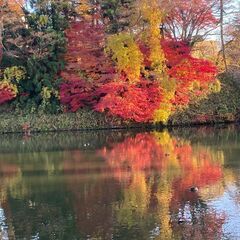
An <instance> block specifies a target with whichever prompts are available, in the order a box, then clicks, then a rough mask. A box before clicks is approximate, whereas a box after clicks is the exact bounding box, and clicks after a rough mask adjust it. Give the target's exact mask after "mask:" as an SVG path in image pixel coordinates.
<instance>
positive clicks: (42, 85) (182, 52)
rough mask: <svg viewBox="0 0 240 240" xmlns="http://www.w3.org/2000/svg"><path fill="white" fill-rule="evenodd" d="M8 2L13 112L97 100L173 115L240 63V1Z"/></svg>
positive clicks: (116, 111)
mask: <svg viewBox="0 0 240 240" xmlns="http://www.w3.org/2000/svg"><path fill="white" fill-rule="evenodd" d="M0 7H1V8H0V61H1V64H0V104H1V107H3V106H5V107H4V109H5V111H13V112H14V111H18V110H24V111H27V112H30V113H33V112H36V111H43V112H47V113H53V114H57V113H62V112H69V111H70V112H76V111H79V109H82V108H87V109H91V110H93V111H96V112H104V113H105V114H107V115H109V116H113V117H118V118H121V119H122V120H125V121H133V122H142V123H158V122H162V123H166V122H167V121H168V119H169V117H170V116H171V115H172V114H173V113H174V112H176V111H179V110H182V109H186V108H187V107H188V106H189V104H192V103H196V102H199V101H201V100H203V99H206V98H208V96H209V95H211V94H212V93H216V92H220V91H221V89H224V88H225V87H226V86H225V85H224V84H221V81H220V80H219V74H221V73H223V72H229V71H234V72H238V69H239V67H240V60H239V59H240V58H239V56H240V48H239V46H240V45H239V41H240V15H239V7H238V6H237V5H236V6H234V5H232V2H231V1H230V2H229V1H221V0H198V1H195V0H184V1H183V0H174V1H173V0H152V1H148V0H99V1H96V0H82V1H81V0H80V1H65V0H50V1H46V0H29V1H23V0H0ZM213 36H214V37H213ZM213 39H216V40H213ZM218 40H219V41H218ZM6 106H7V107H6ZM80 111H81V110H80Z"/></svg>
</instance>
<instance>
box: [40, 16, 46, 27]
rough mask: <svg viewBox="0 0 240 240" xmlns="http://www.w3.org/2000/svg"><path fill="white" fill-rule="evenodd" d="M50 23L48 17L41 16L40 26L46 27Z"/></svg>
mask: <svg viewBox="0 0 240 240" xmlns="http://www.w3.org/2000/svg"><path fill="white" fill-rule="evenodd" d="M47 23H48V16H46V15H41V16H40V17H39V20H38V24H39V25H40V26H45V25H46V24H47Z"/></svg>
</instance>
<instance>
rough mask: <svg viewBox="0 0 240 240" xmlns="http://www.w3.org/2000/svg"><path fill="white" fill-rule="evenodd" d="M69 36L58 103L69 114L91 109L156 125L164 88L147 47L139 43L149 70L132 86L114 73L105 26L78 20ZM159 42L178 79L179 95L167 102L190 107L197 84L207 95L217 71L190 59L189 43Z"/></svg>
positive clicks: (170, 70)
mask: <svg viewBox="0 0 240 240" xmlns="http://www.w3.org/2000/svg"><path fill="white" fill-rule="evenodd" d="M66 36H67V39H68V45H67V53H66V55H65V60H66V62H67V66H66V68H65V70H64V71H63V72H61V76H62V77H63V78H64V79H65V83H63V84H61V86H60V101H61V103H62V104H64V105H66V106H67V108H68V110H70V111H73V112H75V111H77V110H78V109H79V108H82V107H84V106H89V107H91V108H93V109H94V110H96V111H99V112H104V111H106V112H108V114H110V115H112V116H118V117H121V118H122V119H124V120H131V121H136V122H151V121H153V118H154V113H155V111H156V110H157V109H159V106H161V102H162V101H163V98H164V96H163V91H162V90H161V88H160V86H161V81H160V80H161V79H158V80H157V81H156V79H157V78H154V74H151V73H152V72H151V71H153V70H152V69H151V62H150V60H149V58H150V49H149V46H148V45H147V44H145V43H143V42H140V41H139V42H138V45H139V48H140V50H141V52H142V53H143V55H144V66H145V69H144V71H142V72H141V78H142V79H136V80H138V81H136V82H138V83H135V84H131V83H130V82H128V81H127V80H126V77H125V76H124V75H123V74H122V75H121V74H120V73H119V74H118V75H117V74H116V72H117V69H116V68H115V67H114V65H113V63H112V61H111V59H110V57H108V56H106V54H105V52H104V45H105V33H104V28H103V26H102V25H94V24H92V22H89V21H87V20H85V21H79V22H75V23H72V24H71V26H70V28H69V29H68V30H67V31H66ZM161 44H162V48H163V50H164V54H165V57H166V65H167V66H168V75H169V78H170V80H172V79H175V80H176V86H174V90H175V97H173V98H172V97H170V98H171V99H168V100H167V101H169V102H167V103H166V104H174V105H175V106H179V105H187V104H189V102H190V100H191V94H193V91H192V89H191V88H192V85H193V83H195V82H197V84H196V85H197V88H196V89H194V91H195V92H194V94H195V96H197V95H202V94H204V93H205V92H206V90H207V87H208V84H209V83H211V82H214V81H215V79H216V75H217V69H216V67H215V66H214V65H213V64H212V63H210V62H209V61H206V60H201V59H196V58H193V57H191V56H190V51H191V48H190V46H189V44H188V43H187V42H185V41H172V40H171V41H170V40H163V41H162V43H161ZM152 76H153V77H152ZM171 78H172V79H171ZM149 79H151V81H149ZM198 87H199V88H198ZM174 90H173V93H172V94H174ZM164 94H168V92H167V91H165V93H164ZM165 101H166V100H165ZM160 110H161V109H160Z"/></svg>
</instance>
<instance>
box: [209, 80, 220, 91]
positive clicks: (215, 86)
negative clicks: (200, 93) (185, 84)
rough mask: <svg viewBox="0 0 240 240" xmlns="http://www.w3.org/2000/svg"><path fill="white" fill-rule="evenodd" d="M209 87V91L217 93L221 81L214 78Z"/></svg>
mask: <svg viewBox="0 0 240 240" xmlns="http://www.w3.org/2000/svg"><path fill="white" fill-rule="evenodd" d="M209 88H210V91H211V92H213V93H218V92H220V91H221V82H220V81H219V80H216V81H215V82H214V83H212V84H210V86H209Z"/></svg>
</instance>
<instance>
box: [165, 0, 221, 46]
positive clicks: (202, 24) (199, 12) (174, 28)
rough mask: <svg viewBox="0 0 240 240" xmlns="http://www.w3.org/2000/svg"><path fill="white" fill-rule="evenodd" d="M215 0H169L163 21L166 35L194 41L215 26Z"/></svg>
mask: <svg viewBox="0 0 240 240" xmlns="http://www.w3.org/2000/svg"><path fill="white" fill-rule="evenodd" d="M217 3H218V2H217V0H200V1H196V0H186V1H182V0H177V1H171V9H170V11H169V13H168V14H167V16H166V19H165V22H164V30H165V34H166V35H167V37H170V38H172V39H174V40H176V41H178V40H182V41H186V42H189V43H194V42H196V41H198V40H202V39H203V38H204V37H205V36H206V35H207V34H208V33H209V32H210V31H212V30H213V29H215V28H216V24H217V22H218V20H217V18H216V17H215V16H214V13H213V8H214V7H215V6H216V4H217Z"/></svg>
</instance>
